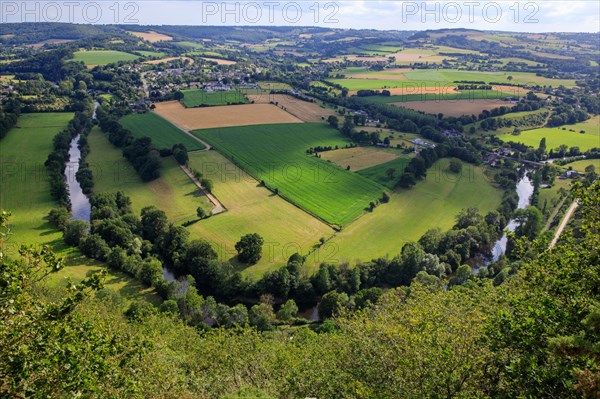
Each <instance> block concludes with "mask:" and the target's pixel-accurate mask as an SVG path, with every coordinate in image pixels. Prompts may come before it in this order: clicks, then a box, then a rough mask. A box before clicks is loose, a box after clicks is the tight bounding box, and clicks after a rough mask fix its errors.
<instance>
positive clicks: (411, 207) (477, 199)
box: [313, 158, 502, 268]
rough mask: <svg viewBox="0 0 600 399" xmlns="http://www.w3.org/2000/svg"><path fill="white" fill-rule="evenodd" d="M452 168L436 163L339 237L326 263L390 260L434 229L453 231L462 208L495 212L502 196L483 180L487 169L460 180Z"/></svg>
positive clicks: (466, 170)
mask: <svg viewBox="0 0 600 399" xmlns="http://www.w3.org/2000/svg"><path fill="white" fill-rule="evenodd" d="M449 162H450V160H449V159H448V158H444V159H441V160H439V161H437V162H436V163H435V164H434V165H433V166H432V167H431V168H430V169H429V170H428V172H427V177H426V179H425V180H423V181H421V182H419V183H417V185H416V186H414V187H413V188H411V189H409V190H406V189H398V190H394V191H392V192H390V197H391V198H390V202H389V203H387V204H383V205H380V206H378V207H377V208H375V210H374V211H373V212H369V213H367V214H365V215H364V216H363V217H361V218H360V219H358V220H357V221H355V222H354V223H352V224H351V225H349V226H347V227H346V228H345V229H344V230H342V231H341V232H339V233H336V235H335V237H334V238H333V239H332V240H331V241H328V242H327V243H326V244H325V245H324V246H323V247H322V251H323V252H327V254H328V259H326V260H327V261H329V262H338V263H339V262H350V264H355V263H356V262H357V261H369V260H371V259H374V258H379V257H381V256H386V255H387V256H388V257H390V258H391V257H393V256H396V255H398V254H399V253H400V251H401V249H402V245H403V244H404V243H406V242H408V241H416V240H418V239H419V238H420V237H421V236H422V235H423V233H425V232H426V231H427V230H428V229H430V228H435V227H439V228H440V229H442V231H445V230H448V229H450V228H451V227H452V226H453V225H454V223H455V218H456V215H457V214H458V212H460V210H461V209H463V208H466V207H469V206H474V207H477V208H479V210H480V211H481V212H482V213H483V214H485V213H487V212H489V211H491V210H494V209H496V207H497V206H498V205H499V204H500V200H501V198H502V195H501V191H500V190H499V189H497V188H495V187H494V186H493V185H492V183H490V181H489V179H488V178H487V177H485V176H484V172H483V168H482V167H475V166H472V165H467V164H465V165H464V167H463V171H462V173H461V174H460V175H455V174H452V173H449V172H447V171H446V169H447V167H448V164H449ZM318 261H319V262H320V261H323V256H321V257H320V258H319V259H318ZM313 266H314V267H315V268H316V267H317V266H318V262H314V263H313Z"/></svg>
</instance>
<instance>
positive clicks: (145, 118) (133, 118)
mask: <svg viewBox="0 0 600 399" xmlns="http://www.w3.org/2000/svg"><path fill="white" fill-rule="evenodd" d="M119 123H120V124H121V125H122V126H123V127H124V128H126V129H129V131H131V133H132V134H133V136H134V137H144V136H148V137H150V138H151V139H152V143H153V144H154V146H155V147H156V148H158V149H162V148H172V147H173V146H174V145H175V144H184V145H185V147H186V148H187V149H188V151H195V150H203V149H204V148H205V146H204V145H203V144H202V143H201V142H199V141H198V140H195V139H194V138H193V137H191V136H189V135H188V134H186V133H185V132H182V131H181V130H180V129H179V128H177V127H176V126H174V125H172V124H171V123H169V121H167V120H165V119H164V118H161V117H160V116H158V115H156V114H154V113H152V112H146V113H144V114H129V115H127V116H125V117H123V118H121V119H120V120H119Z"/></svg>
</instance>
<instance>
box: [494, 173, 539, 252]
mask: <svg viewBox="0 0 600 399" xmlns="http://www.w3.org/2000/svg"><path fill="white" fill-rule="evenodd" d="M532 194H533V184H532V183H531V181H530V180H529V176H527V172H526V173H525V175H524V176H523V177H522V178H521V180H519V182H518V183H517V195H518V196H519V204H518V205H517V208H518V209H523V208H525V207H527V206H528V205H529V201H530V200H531V195H532ZM517 226H518V224H517V221H516V220H515V219H511V220H510V221H509V222H508V225H507V226H506V228H505V230H506V229H508V231H510V232H513V231H515V229H516V228H517ZM507 242H508V237H507V235H506V232H504V234H502V237H501V238H500V239H499V240H498V241H496V242H495V243H494V248H492V261H493V262H496V261H497V260H498V259H499V258H500V256H501V255H503V254H504V253H505V252H506V244H507Z"/></svg>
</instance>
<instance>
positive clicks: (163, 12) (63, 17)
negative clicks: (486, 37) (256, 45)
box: [0, 0, 600, 32]
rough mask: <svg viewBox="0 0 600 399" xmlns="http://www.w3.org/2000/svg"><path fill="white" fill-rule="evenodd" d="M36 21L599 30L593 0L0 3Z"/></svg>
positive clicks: (9, 16)
mask: <svg viewBox="0 0 600 399" xmlns="http://www.w3.org/2000/svg"><path fill="white" fill-rule="evenodd" d="M40 21H46V22H75V23H98V24H100V23H109V24H110V23H119V24H141V25H161V24H165V25H249V26H252V25H255V26H259V25H260V26H275V25H277V26H281V25H284V26H294V25H296V26H323V27H330V28H344V29H349V28H354V29H382V30H425V29H442V28H469V29H480V30H499V31H516V32H553V31H554V32H557V31H560V32H599V31H600V1H597V0H592V1H568V0H564V1H559V0H543V1H512V0H510V1H470V0H466V1H446V0H444V1H394V0H383V1H378V0H356V1H317V0H309V1H302V0H295V1H285V0H265V1H255V0H243V1H199V0H181V1H179V0H141V1H119V2H116V1H113V0H110V1H103V0H96V1H87V0H85V1H73V0H52V1H22V0H15V1H10V0H0V23H7V22H40Z"/></svg>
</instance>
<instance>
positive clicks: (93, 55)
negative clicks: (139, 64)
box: [73, 50, 140, 66]
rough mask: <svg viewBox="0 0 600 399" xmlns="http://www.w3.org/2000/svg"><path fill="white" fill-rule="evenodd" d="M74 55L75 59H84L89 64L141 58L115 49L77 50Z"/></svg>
mask: <svg viewBox="0 0 600 399" xmlns="http://www.w3.org/2000/svg"><path fill="white" fill-rule="evenodd" d="M73 55H74V57H73V60H74V61H83V63H84V64H85V65H88V66H92V65H106V64H112V63H113V62H119V61H132V60H137V59H138V58H140V57H139V56H137V55H135V54H129V53H124V52H122V51H115V50H87V51H76V52H75V53H74V54H73Z"/></svg>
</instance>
